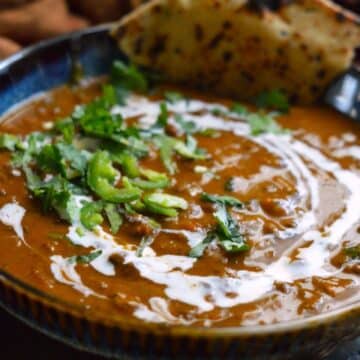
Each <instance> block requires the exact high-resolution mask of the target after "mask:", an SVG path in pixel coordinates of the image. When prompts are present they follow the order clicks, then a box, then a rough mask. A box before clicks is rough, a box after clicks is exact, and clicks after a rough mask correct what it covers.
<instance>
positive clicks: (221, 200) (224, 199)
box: [201, 193, 244, 208]
mask: <svg viewBox="0 0 360 360" xmlns="http://www.w3.org/2000/svg"><path fill="white" fill-rule="evenodd" d="M201 200H204V201H208V202H212V203H214V204H222V205H227V206H234V207H238V208H242V207H243V206H244V204H243V203H242V202H241V201H240V200H238V199H237V198H235V197H233V196H227V195H212V194H207V193H202V194H201Z"/></svg>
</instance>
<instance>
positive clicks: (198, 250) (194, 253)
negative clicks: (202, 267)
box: [189, 231, 216, 258]
mask: <svg viewBox="0 0 360 360" xmlns="http://www.w3.org/2000/svg"><path fill="white" fill-rule="evenodd" d="M215 239H216V232H214V231H209V232H208V234H207V235H206V237H205V239H204V240H203V241H201V242H200V243H199V244H197V245H196V246H194V247H193V248H192V249H191V250H190V253H189V256H190V257H193V258H199V257H201V256H203V254H204V252H205V250H206V248H207V247H208V246H209V245H210V244H211V243H212V242H213V241H214V240H215Z"/></svg>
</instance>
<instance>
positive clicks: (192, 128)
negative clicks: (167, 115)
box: [175, 114, 198, 134]
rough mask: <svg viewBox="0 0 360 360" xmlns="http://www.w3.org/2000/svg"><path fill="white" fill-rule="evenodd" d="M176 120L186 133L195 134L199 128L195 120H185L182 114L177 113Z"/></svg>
mask: <svg viewBox="0 0 360 360" xmlns="http://www.w3.org/2000/svg"><path fill="white" fill-rule="evenodd" d="M175 122H176V123H177V124H178V125H179V126H180V128H181V130H182V131H183V132H184V133H185V134H193V133H195V132H197V131H198V128H197V126H196V124H195V123H194V122H193V121H189V120H185V119H184V117H183V116H181V115H180V114H176V115H175Z"/></svg>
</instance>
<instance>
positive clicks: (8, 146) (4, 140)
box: [0, 134, 21, 151]
mask: <svg viewBox="0 0 360 360" xmlns="http://www.w3.org/2000/svg"><path fill="white" fill-rule="evenodd" d="M19 146H21V139H20V138H19V137H18V136H16V135H12V134H0V149H4V150H9V151H14V150H15V149H16V148H17V147H19Z"/></svg>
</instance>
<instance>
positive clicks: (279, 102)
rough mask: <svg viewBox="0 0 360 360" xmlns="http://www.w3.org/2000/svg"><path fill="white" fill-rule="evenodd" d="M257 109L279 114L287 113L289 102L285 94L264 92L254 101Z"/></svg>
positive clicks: (273, 91)
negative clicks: (272, 110)
mask: <svg viewBox="0 0 360 360" xmlns="http://www.w3.org/2000/svg"><path fill="white" fill-rule="evenodd" d="M255 104H256V106H258V107H262V108H270V109H274V110H279V111H281V112H287V111H289V107H290V105H289V100H288V98H287V96H286V95H285V93H283V92H281V91H279V90H271V91H265V92H262V93H261V94H259V95H258V96H257V97H256V99H255Z"/></svg>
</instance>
